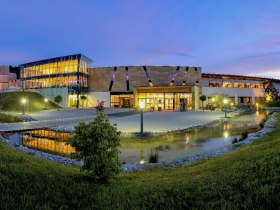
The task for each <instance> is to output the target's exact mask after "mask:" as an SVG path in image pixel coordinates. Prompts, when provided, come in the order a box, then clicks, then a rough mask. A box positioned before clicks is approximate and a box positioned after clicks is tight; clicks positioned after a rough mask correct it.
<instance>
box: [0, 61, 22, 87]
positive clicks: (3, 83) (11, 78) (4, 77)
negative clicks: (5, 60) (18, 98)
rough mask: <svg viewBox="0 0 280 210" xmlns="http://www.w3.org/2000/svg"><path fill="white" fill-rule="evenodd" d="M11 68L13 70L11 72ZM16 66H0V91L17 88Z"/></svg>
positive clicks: (18, 84)
mask: <svg viewBox="0 0 280 210" xmlns="http://www.w3.org/2000/svg"><path fill="white" fill-rule="evenodd" d="M11 69H13V72H15V73H12V72H11ZM19 86H20V83H19V80H18V78H17V74H16V68H14V67H11V66H0V91H10V90H14V89H17V88H19Z"/></svg>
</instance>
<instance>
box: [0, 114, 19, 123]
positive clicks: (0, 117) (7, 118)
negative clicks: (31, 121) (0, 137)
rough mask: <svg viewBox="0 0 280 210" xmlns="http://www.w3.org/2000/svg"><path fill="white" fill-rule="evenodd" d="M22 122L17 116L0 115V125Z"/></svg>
mask: <svg viewBox="0 0 280 210" xmlns="http://www.w3.org/2000/svg"><path fill="white" fill-rule="evenodd" d="M22 121H23V120H22V119H20V118H19V117H17V116H14V115H10V114H1V113H0V123H13V122H22Z"/></svg>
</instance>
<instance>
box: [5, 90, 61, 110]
mask: <svg viewBox="0 0 280 210" xmlns="http://www.w3.org/2000/svg"><path fill="white" fill-rule="evenodd" d="M23 98H26V99H27V101H29V102H28V103H27V105H26V111H27V112H29V113H32V112H37V111H42V110H43V109H44V108H45V102H44V97H43V96H42V95H40V94H38V93H34V92H7V93H0V109H2V110H4V111H13V112H22V110H23V105H22V103H21V101H22V99H23ZM47 108H48V109H56V108H58V106H57V105H56V104H55V103H53V102H51V101H49V102H48V105H47Z"/></svg>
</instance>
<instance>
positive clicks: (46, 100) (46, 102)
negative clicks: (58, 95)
mask: <svg viewBox="0 0 280 210" xmlns="http://www.w3.org/2000/svg"><path fill="white" fill-rule="evenodd" d="M44 101H45V109H47V104H48V101H49V99H48V98H45V99H44Z"/></svg>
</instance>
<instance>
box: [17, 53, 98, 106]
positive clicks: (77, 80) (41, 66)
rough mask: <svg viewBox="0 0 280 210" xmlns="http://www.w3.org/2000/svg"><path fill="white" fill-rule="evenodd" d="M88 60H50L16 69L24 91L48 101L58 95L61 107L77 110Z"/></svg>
mask: <svg viewBox="0 0 280 210" xmlns="http://www.w3.org/2000/svg"><path fill="white" fill-rule="evenodd" d="M91 62H92V60H90V59H89V58H87V57H86V56H84V55H82V54H75V55H69V56H62V57H56V58H50V59H45V60H40V61H35V62H31V63H25V64H22V65H20V69H21V70H20V71H21V82H22V88H23V90H24V91H36V92H39V93H40V94H41V95H43V96H44V97H46V98H49V99H51V100H53V99H54V97H55V96H57V95H61V96H62V98H63V100H62V103H61V105H62V106H64V107H79V106H80V96H81V94H85V93H87V92H88V76H89V67H90V64H91Z"/></svg>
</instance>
